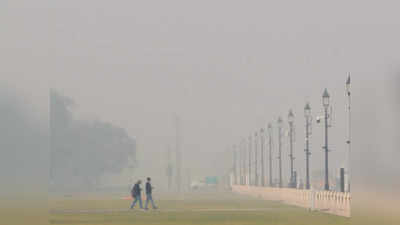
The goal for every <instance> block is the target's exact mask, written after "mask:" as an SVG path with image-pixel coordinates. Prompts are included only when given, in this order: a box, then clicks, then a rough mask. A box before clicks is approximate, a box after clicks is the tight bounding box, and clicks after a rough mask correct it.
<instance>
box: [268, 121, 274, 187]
mask: <svg viewBox="0 0 400 225" xmlns="http://www.w3.org/2000/svg"><path fill="white" fill-rule="evenodd" d="M268 135H269V140H268V143H269V186H270V187H272V186H273V184H272V124H271V123H269V124H268Z"/></svg>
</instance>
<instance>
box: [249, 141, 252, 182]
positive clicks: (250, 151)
mask: <svg viewBox="0 0 400 225" xmlns="http://www.w3.org/2000/svg"><path fill="white" fill-rule="evenodd" d="M251 156H252V149H251V135H250V136H249V186H250V185H251V159H252V158H251Z"/></svg>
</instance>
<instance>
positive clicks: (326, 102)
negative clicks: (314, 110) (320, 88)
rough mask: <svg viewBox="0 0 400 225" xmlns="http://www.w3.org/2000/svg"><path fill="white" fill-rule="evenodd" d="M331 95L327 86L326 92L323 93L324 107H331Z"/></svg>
mask: <svg viewBox="0 0 400 225" xmlns="http://www.w3.org/2000/svg"><path fill="white" fill-rule="evenodd" d="M330 97H331V96H330V95H329V93H328V89H326V88H325V90H324V93H323V94H322V105H323V106H324V108H328V107H329V100H330Z"/></svg>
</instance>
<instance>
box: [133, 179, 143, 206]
mask: <svg viewBox="0 0 400 225" xmlns="http://www.w3.org/2000/svg"><path fill="white" fill-rule="evenodd" d="M141 183H142V181H141V180H138V182H136V184H135V185H134V186H133V188H132V191H131V193H132V197H133V198H134V199H135V200H133V202H132V204H131V209H133V208H134V207H135V205H136V202H138V201H139V206H140V208H141V209H143V204H142V195H141V193H142V189H141V188H140V184H141Z"/></svg>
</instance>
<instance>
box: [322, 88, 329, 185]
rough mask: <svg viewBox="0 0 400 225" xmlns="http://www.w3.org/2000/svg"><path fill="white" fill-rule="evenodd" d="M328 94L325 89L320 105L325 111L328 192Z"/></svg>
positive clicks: (326, 180) (327, 183) (327, 180)
mask: <svg viewBox="0 0 400 225" xmlns="http://www.w3.org/2000/svg"><path fill="white" fill-rule="evenodd" d="M329 98H330V96H329V93H328V90H327V89H326V88H325V91H324V93H323V95H322V104H323V106H324V109H325V146H324V149H325V190H326V191H329V165H328V162H329V160H328V152H329V148H328V127H329V124H328V117H329V114H328V108H329Z"/></svg>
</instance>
